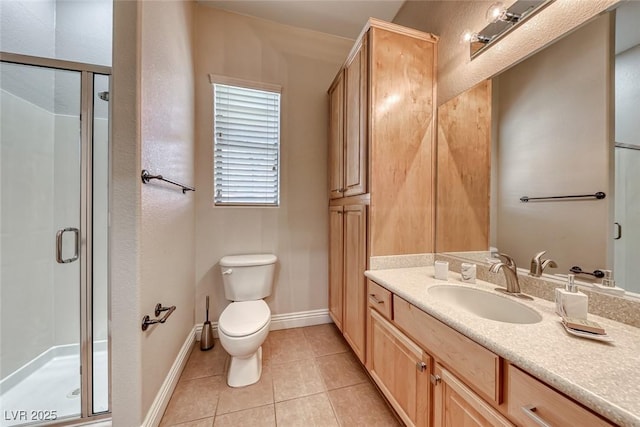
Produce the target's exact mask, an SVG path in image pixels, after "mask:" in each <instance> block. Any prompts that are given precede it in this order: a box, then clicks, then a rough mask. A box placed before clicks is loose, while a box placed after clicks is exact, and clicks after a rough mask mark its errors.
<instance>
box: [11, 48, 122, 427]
mask: <svg viewBox="0 0 640 427" xmlns="http://www.w3.org/2000/svg"><path fill="white" fill-rule="evenodd" d="M0 60H1V62H0V425H1V426H13V425H23V424H32V423H46V422H51V421H54V420H55V421H56V422H62V423H64V422H65V421H72V420H77V419H78V418H87V417H94V416H98V417H99V415H100V414H106V413H108V411H109V362H108V361H109V356H108V354H109V329H108V280H107V275H108V262H107V253H108V251H107V249H108V237H107V236H108V232H107V230H108V229H107V227H108V159H109V138H108V118H109V107H108V101H107V100H108V90H109V74H110V68H109V67H103V66H95V65H88V64H82V63H77V62H70V61H63V60H58V59H47V58H41V57H32V56H25V55H18V54H11V53H1V54H0Z"/></svg>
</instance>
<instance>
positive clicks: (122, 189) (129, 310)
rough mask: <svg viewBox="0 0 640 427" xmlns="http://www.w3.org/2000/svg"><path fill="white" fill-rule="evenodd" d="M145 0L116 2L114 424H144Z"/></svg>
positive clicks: (112, 246)
mask: <svg viewBox="0 0 640 427" xmlns="http://www.w3.org/2000/svg"><path fill="white" fill-rule="evenodd" d="M139 8H140V3H139V2H135V1H116V2H114V4H113V68H112V72H113V75H112V79H111V93H110V94H109V103H110V108H111V194H110V196H111V199H110V205H111V228H110V236H109V256H110V268H109V273H110V277H109V281H110V283H109V287H110V291H111V296H110V300H111V301H110V302H111V313H110V316H111V317H110V318H111V411H112V418H113V425H114V426H116V425H117V426H123V427H125V426H126V427H129V426H139V425H141V424H142V405H141V402H142V383H141V366H142V353H141V344H140V342H141V339H142V334H141V333H140V329H139V328H138V324H139V322H140V319H141V318H142V311H141V310H140V282H139V277H140V274H139V271H138V265H139V261H140V251H139V244H140V186H141V183H140V177H139V174H140V150H141V147H140V117H139V111H140V94H139V76H140V67H139V60H138V45H139V43H140V41H139V39H140V36H139V28H140V11H139Z"/></svg>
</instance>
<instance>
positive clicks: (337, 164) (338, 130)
mask: <svg viewBox="0 0 640 427" xmlns="http://www.w3.org/2000/svg"><path fill="white" fill-rule="evenodd" d="M329 164H330V165H333V167H331V168H329V198H330V199H335V198H339V197H342V194H343V192H344V71H342V70H341V71H340V72H339V73H338V75H337V76H336V79H335V80H334V82H333V84H332V85H331V87H330V88H329Z"/></svg>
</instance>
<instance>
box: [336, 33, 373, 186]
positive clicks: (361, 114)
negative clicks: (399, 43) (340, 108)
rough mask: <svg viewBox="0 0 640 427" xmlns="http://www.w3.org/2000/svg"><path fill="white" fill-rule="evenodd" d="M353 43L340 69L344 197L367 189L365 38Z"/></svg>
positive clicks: (366, 68) (366, 70)
mask: <svg viewBox="0 0 640 427" xmlns="http://www.w3.org/2000/svg"><path fill="white" fill-rule="evenodd" d="M357 46H358V48H357V49H356V51H355V53H354V54H353V55H352V56H351V58H350V60H349V61H348V62H347V65H346V68H345V71H344V73H345V80H346V82H345V106H344V110H345V117H346V118H345V122H344V127H345V146H344V165H336V166H337V167H338V168H340V167H341V166H342V167H343V168H344V174H343V175H344V187H343V189H342V195H343V196H344V197H347V196H355V195H357V194H363V193H366V192H367V191H366V190H367V157H366V156H367V107H368V98H367V72H368V67H367V53H368V49H367V38H366V37H363V38H362V39H361V40H360V42H359V44H358V45H357Z"/></svg>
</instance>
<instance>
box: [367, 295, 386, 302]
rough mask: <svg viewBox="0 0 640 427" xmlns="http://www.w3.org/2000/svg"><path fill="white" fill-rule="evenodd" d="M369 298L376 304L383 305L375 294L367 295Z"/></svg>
mask: <svg viewBox="0 0 640 427" xmlns="http://www.w3.org/2000/svg"><path fill="white" fill-rule="evenodd" d="M369 296H370V297H371V298H372V299H373V301H375V303H376V304H384V301H383V300H380V299H378V296H377V295H376V294H369Z"/></svg>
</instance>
